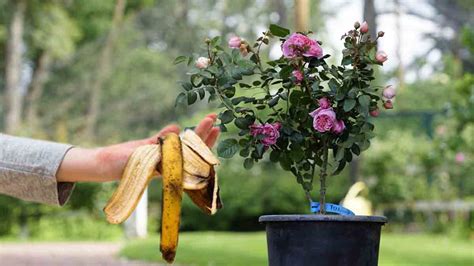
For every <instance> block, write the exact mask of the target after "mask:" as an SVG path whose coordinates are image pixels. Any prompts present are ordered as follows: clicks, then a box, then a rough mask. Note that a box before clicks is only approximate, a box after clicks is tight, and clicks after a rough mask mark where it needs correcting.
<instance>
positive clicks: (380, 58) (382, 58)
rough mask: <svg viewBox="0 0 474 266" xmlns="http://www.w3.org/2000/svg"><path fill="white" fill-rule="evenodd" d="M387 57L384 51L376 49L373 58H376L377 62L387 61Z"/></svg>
mask: <svg viewBox="0 0 474 266" xmlns="http://www.w3.org/2000/svg"><path fill="white" fill-rule="evenodd" d="M387 59H388V56H387V54H386V53H385V52H384V51H377V53H376V54H375V60H377V62H379V63H383V62H385V61H387Z"/></svg>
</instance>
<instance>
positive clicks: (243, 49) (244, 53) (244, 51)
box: [239, 43, 249, 57]
mask: <svg viewBox="0 0 474 266" xmlns="http://www.w3.org/2000/svg"><path fill="white" fill-rule="evenodd" d="M239 48H240V54H241V55H242V56H243V57H245V56H247V55H248V54H249V51H248V49H247V48H248V44H246V43H242V44H241V45H240V47H239Z"/></svg>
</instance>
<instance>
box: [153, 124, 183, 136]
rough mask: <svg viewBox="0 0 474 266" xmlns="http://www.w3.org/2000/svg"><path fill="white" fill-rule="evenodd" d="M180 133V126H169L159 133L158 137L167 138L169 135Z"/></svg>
mask: <svg viewBox="0 0 474 266" xmlns="http://www.w3.org/2000/svg"><path fill="white" fill-rule="evenodd" d="M179 131H181V129H180V128H179V126H178V125H168V126H166V127H164V128H163V129H162V130H160V132H158V137H161V136H165V135H167V134H169V133H175V134H179Z"/></svg>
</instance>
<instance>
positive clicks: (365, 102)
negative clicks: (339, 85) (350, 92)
mask: <svg viewBox="0 0 474 266" xmlns="http://www.w3.org/2000/svg"><path fill="white" fill-rule="evenodd" d="M359 103H360V105H362V106H365V107H368V106H369V104H370V96H369V95H362V96H360V97H359Z"/></svg>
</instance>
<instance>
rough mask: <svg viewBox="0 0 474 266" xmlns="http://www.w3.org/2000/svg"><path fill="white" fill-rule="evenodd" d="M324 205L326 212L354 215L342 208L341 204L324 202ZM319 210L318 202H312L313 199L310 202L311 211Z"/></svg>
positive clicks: (316, 211)
mask: <svg viewBox="0 0 474 266" xmlns="http://www.w3.org/2000/svg"><path fill="white" fill-rule="evenodd" d="M324 206H326V212H327V213H335V214H339V215H346V216H352V215H355V214H354V213H353V212H352V211H351V210H349V209H347V208H344V207H342V206H341V205H337V204H332V203H326V204H325V205H324ZM319 210H320V205H319V202H314V201H313V202H311V212H312V213H318V212H319Z"/></svg>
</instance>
